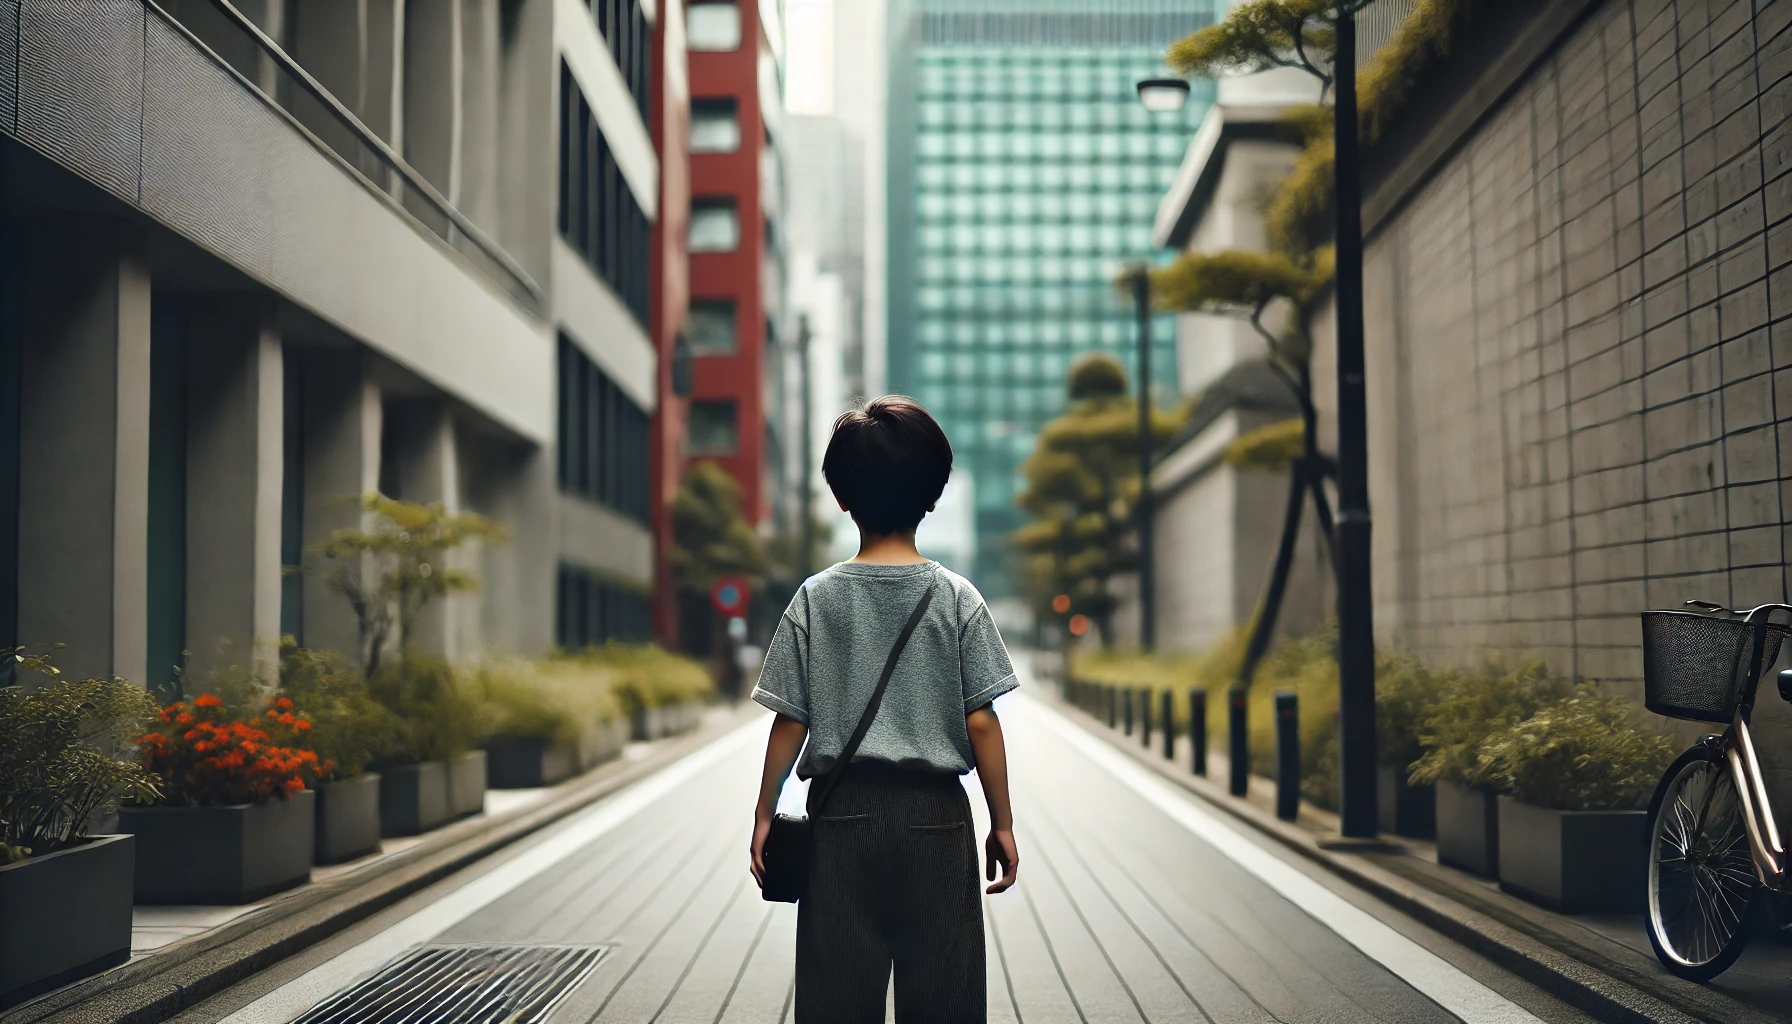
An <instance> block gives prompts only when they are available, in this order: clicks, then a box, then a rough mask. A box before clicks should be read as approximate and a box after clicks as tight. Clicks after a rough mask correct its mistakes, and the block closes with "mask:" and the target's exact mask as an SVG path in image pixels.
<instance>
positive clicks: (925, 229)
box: [887, 0, 1225, 597]
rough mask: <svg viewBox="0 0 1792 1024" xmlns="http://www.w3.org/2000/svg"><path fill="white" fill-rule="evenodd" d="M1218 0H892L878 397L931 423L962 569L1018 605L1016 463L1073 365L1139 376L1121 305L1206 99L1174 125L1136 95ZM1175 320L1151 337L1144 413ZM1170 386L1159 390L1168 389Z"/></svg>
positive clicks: (1199, 94) (1164, 368)
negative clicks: (951, 455) (955, 488)
mask: <svg viewBox="0 0 1792 1024" xmlns="http://www.w3.org/2000/svg"><path fill="white" fill-rule="evenodd" d="M1224 3H1225V0H1207V2H1203V0H1107V2H1105V3H1103V2H1100V0H1095V2H1087V0H1082V2H1075V3H1072V2H1068V0H1057V2H1054V0H1032V2H1023V0H906V2H905V0H893V2H892V4H891V8H890V36H889V38H890V40H891V53H890V58H891V59H890V64H889V67H890V92H889V127H888V131H889V148H888V161H889V163H888V175H889V177H888V181H889V196H888V202H889V207H888V218H889V219H888V239H889V264H888V265H889V324H888V334H887V338H888V367H889V371H888V372H889V384H890V390H892V391H895V392H900V393H905V394H909V395H913V396H914V397H916V398H918V399H920V400H921V402H922V403H923V404H925V405H926V406H927V408H928V409H929V410H930V411H931V412H933V413H934V415H935V416H936V417H938V419H939V420H940V422H941V423H942V424H943V425H944V426H945V428H946V431H947V433H948V435H949V436H950V437H951V439H952V443H953V448H954V450H955V453H956V459H955V462H956V468H955V474H964V475H965V477H967V478H968V479H967V480H966V481H965V482H968V483H969V484H970V488H969V493H970V494H971V495H972V496H973V501H974V506H975V510H974V514H973V515H972V516H971V517H970V518H971V522H972V523H973V528H974V530H975V538H974V542H973V545H972V549H973V550H974V551H975V555H974V558H973V564H972V565H964V566H955V568H957V569H959V570H960V571H963V572H967V573H969V574H970V575H971V576H972V578H973V579H974V580H975V582H976V583H977V585H978V586H979V587H980V588H983V589H984V590H985V592H986V593H988V594H989V595H990V596H991V597H998V596H1005V595H1007V594H1009V593H1012V592H1013V590H1014V580H1013V579H1012V573H1011V569H1012V567H1013V566H1014V565H1015V564H1016V559H1015V557H1014V555H1013V554H1012V548H1011V546H1010V544H1009V540H1008V535H1009V534H1010V533H1011V532H1012V531H1013V530H1014V529H1015V528H1017V527H1018V526H1020V525H1021V523H1022V522H1023V521H1024V515H1025V514H1024V513H1023V512H1021V511H1020V510H1019V509H1018V508H1016V507H1015V504H1014V498H1015V495H1016V494H1017V493H1018V492H1019V491H1020V490H1021V489H1022V488H1023V486H1024V482H1023V481H1022V479H1021V478H1020V476H1019V473H1018V467H1019V466H1020V463H1021V462H1022V461H1023V460H1024V459H1025V458H1026V457H1027V455H1028V454H1029V453H1030V452H1031V451H1032V449H1033V443H1034V438H1035V436H1036V434H1037V433H1038V430H1039V428H1040V427H1041V426H1042V425H1043V424H1044V423H1045V422H1046V421H1047V420H1049V419H1051V418H1052V417H1054V416H1057V415H1059V414H1060V413H1062V412H1063V411H1064V406H1065V395H1064V382H1065V376H1066V372H1067V370H1068V369H1069V366H1070V364H1071V362H1072V361H1073V360H1074V359H1075V358H1076V357H1077V356H1079V355H1081V354H1082V353H1085V352H1090V351H1104V352H1110V353H1112V354H1113V355H1115V356H1117V357H1118V358H1119V359H1120V360H1121V362H1122V363H1123V364H1124V365H1125V366H1126V367H1127V371H1128V374H1129V375H1133V376H1134V379H1135V380H1136V370H1137V367H1136V362H1137V360H1136V351H1137V340H1136V339H1137V327H1136V325H1135V320H1134V315H1133V312H1132V306H1131V300H1130V299H1129V298H1128V297H1126V296H1125V295H1123V294H1122V293H1121V292H1119V291H1117V290H1116V289H1115V286H1114V281H1115V277H1116V276H1117V274H1118V273H1119V269H1120V264H1121V263H1122V261H1124V260H1128V259H1137V258H1141V257H1144V258H1149V257H1151V256H1152V255H1153V252H1152V249H1151V242H1150V233H1151V223H1152V219H1153V217H1154V216H1155V214H1156V212H1157V206H1158V202H1159V200H1160V199H1161V198H1162V197H1163V195H1164V193H1165V192H1166V191H1167V190H1168V188H1169V186H1170V183H1171V180H1172V179H1173V178H1174V177H1175V174H1176V169H1177V167H1178V165H1179V164H1180V163H1181V160H1182V157H1183V153H1184V150H1185V149H1186V148H1187V146H1188V143H1189V140H1190V138H1191V137H1192V135H1193V133H1194V131H1195V128H1196V127H1197V126H1198V125H1199V123H1200V120H1201V117H1202V115H1203V114H1204V113H1205V111H1206V109H1207V107H1208V105H1209V103H1210V102H1211V98H1212V86H1211V84H1210V83H1196V85H1195V89H1194V93H1193V95H1192V96H1191V97H1190V100H1189V103H1188V105H1187V106H1186V107H1185V108H1184V110H1183V111H1182V112H1181V113H1178V114H1153V113H1150V112H1148V111H1146V110H1145V109H1144V107H1142V106H1141V105H1140V104H1139V101H1138V97H1137V94H1136V92H1135V85H1136V83H1137V81H1138V80H1139V79H1141V78H1148V77H1152V76H1154V75H1157V74H1161V73H1162V59H1163V53H1164V49H1165V48H1166V47H1167V46H1168V45H1169V44H1170V43H1171V42H1173V41H1175V40H1176V39H1177V38H1180V37H1181V36H1183V35H1186V34H1187V33H1189V32H1191V31H1194V30H1195V29H1197V28H1200V27H1201V26H1203V25H1205V24H1208V23H1209V22H1211V21H1212V19H1213V7H1212V6H1211V5H1215V4H1217V5H1221V6H1223V4H1224ZM1174 338H1175V332H1174V323H1173V318H1172V317H1169V316H1161V317H1158V318H1157V319H1156V320H1155V322H1154V328H1153V349H1152V353H1153V354H1152V376H1153V378H1154V380H1155V381H1156V382H1157V385H1158V386H1157V387H1156V388H1154V391H1156V393H1157V394H1158V396H1159V400H1160V401H1167V393H1171V392H1173V390H1174V381H1175V380H1176V373H1175V341H1174ZM1166 385H1167V386H1166Z"/></svg>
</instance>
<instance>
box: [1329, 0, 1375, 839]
mask: <svg viewBox="0 0 1792 1024" xmlns="http://www.w3.org/2000/svg"><path fill="white" fill-rule="evenodd" d="M1362 6H1363V0H1347V2H1344V3H1340V4H1339V5H1338V20H1337V37H1336V38H1337V42H1336V53H1335V56H1334V58H1333V65H1332V79H1333V88H1334V89H1336V90H1337V91H1336V93H1335V94H1334V97H1335V104H1334V106H1333V108H1332V117H1333V125H1332V126H1333V132H1334V135H1335V139H1336V146H1337V150H1336V154H1337V160H1336V163H1335V165H1334V172H1333V173H1334V174H1335V175H1336V176H1337V177H1336V186H1337V204H1338V209H1337V217H1338V221H1337V237H1336V243H1337V249H1336V259H1337V264H1336V267H1337V269H1336V275H1337V276H1336V289H1337V291H1336V295H1337V312H1338V325H1337V332H1338V334H1337V337H1338V352H1337V361H1338V520H1337V526H1336V531H1337V533H1336V539H1335V542H1334V543H1335V550H1336V552H1337V558H1338V775H1339V793H1338V796H1339V800H1338V811H1339V813H1338V824H1339V831H1340V832H1342V833H1343V834H1344V835H1345V836H1347V837H1351V838H1373V837H1374V836H1375V833H1376V826H1377V820H1376V819H1377V816H1376V809H1375V801H1376V792H1375V788H1376V783H1375V622H1374V617H1373V614H1372V609H1371V607H1370V602H1371V601H1372V600H1373V599H1374V595H1373V594H1372V593H1371V591H1370V587H1369V568H1370V567H1369V460H1368V430H1367V425H1366V424H1367V404H1366V399H1365V397H1364V393H1363V213H1362V180H1361V167H1360V166H1359V164H1358V148H1357V108H1356V12H1357V10H1358V9H1359V8H1361V7H1362Z"/></svg>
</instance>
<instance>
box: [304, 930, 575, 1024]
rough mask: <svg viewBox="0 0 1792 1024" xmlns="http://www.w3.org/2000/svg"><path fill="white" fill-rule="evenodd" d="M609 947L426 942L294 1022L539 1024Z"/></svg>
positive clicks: (353, 1023) (311, 1023) (344, 1023)
mask: <svg viewBox="0 0 1792 1024" xmlns="http://www.w3.org/2000/svg"><path fill="white" fill-rule="evenodd" d="M608 951H609V950H608V949H606V948H605V947H603V946H492V945H479V946H448V945H443V946H422V947H419V948H417V949H414V950H412V951H410V952H409V953H406V954H405V955H404V956H401V957H399V958H398V959H397V960H394V961H392V962H391V963H389V964H387V965H386V966H385V967H383V968H381V969H380V972H379V973H378V974H375V975H374V976H373V977H371V978H368V979H367V980H366V981H363V982H361V983H360V984H358V985H355V986H354V987H352V988H348V989H345V990H343V991H342V992H338V993H337V994H336V995H333V996H331V997H330V998H328V999H326V1000H324V1001H323V1002H321V1003H318V1004H317V1005H316V1006H313V1007H312V1008H311V1009H309V1010H307V1011H305V1014H304V1016H301V1017H300V1018H299V1019H298V1020H296V1021H294V1022H293V1024H540V1022H541V1021H543V1020H546V1019H547V1016H548V1011H550V1010H552V1009H553V1008H554V1006H555V1004H557V1003H558V1002H560V1000H561V999H563V998H565V996H566V994H567V993H568V992H571V991H572V990H573V987H574V986H576V985H578V983H579V982H581V981H584V980H585V977H586V976H587V975H589V974H590V973H591V972H592V970H593V969H595V968H596V967H597V964H598V962H599V961H600V960H602V959H603V958H604V954H605V953H607V952H608Z"/></svg>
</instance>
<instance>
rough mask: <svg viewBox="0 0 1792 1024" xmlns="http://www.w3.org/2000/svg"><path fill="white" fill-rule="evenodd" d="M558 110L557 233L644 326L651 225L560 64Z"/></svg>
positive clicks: (580, 94)
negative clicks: (558, 181)
mask: <svg viewBox="0 0 1792 1024" xmlns="http://www.w3.org/2000/svg"><path fill="white" fill-rule="evenodd" d="M597 2H598V3H599V4H602V3H605V2H606V0H597ZM609 2H614V0H609ZM560 113H561V117H560V235H561V237H562V238H565V239H566V244H568V245H570V246H572V247H573V248H574V249H576V250H578V252H579V255H581V256H583V257H584V258H585V262H586V264H587V265H589V266H590V267H591V269H592V270H593V271H595V272H596V273H597V276H599V277H601V278H603V279H604V280H605V281H606V282H608V283H609V285H610V287H611V288H612V289H614V290H615V292H616V294H617V296H618V297H620V298H621V299H622V302H623V305H625V306H627V307H628V310H629V312H630V313H632V314H634V317H635V320H636V321H637V322H639V323H640V324H641V325H642V326H643V327H645V326H646V325H647V306H648V287H649V285H648V266H649V262H650V260H649V253H650V245H651V241H652V236H653V225H652V223H651V222H649V221H648V219H647V214H646V213H644V212H642V210H641V204H640V203H637V202H636V201H635V193H634V191H633V190H631V189H630V188H629V186H628V181H627V180H626V179H624V178H623V176H622V169H621V168H620V167H618V166H617V165H616V160H615V158H614V157H613V156H612V155H611V153H610V147H609V144H608V143H606V142H605V141H604V135H603V132H602V131H601V130H599V128H598V126H597V119H596V118H595V117H593V116H592V114H591V106H590V105H589V104H588V103H586V102H585V94H584V93H583V92H580V91H579V83H578V81H577V80H575V79H574V78H573V76H572V71H571V69H569V68H568V67H567V66H566V65H565V64H564V63H562V64H561V65H560Z"/></svg>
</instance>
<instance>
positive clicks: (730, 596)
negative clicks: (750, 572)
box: [709, 576, 753, 615]
mask: <svg viewBox="0 0 1792 1024" xmlns="http://www.w3.org/2000/svg"><path fill="white" fill-rule="evenodd" d="M752 593H753V591H752V588H750V587H748V586H747V581H746V580H743V579H741V578H740V577H739V576H723V577H722V578H721V579H719V580H716V585H715V586H713V587H711V588H709V601H710V603H711V604H713V605H715V606H716V611H718V612H721V613H722V614H723V615H739V614H741V613H742V612H744V611H746V610H747V598H749V597H751V596H752Z"/></svg>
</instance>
